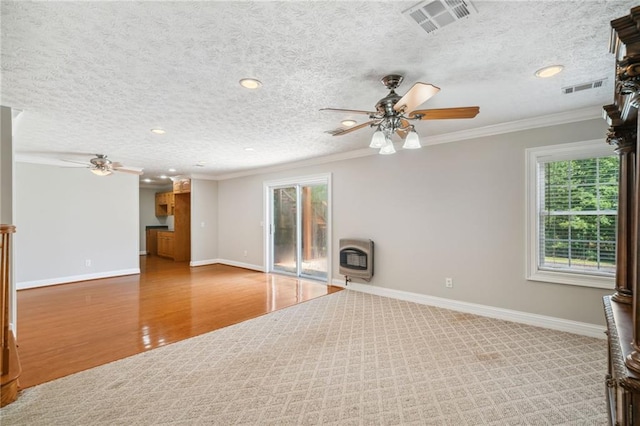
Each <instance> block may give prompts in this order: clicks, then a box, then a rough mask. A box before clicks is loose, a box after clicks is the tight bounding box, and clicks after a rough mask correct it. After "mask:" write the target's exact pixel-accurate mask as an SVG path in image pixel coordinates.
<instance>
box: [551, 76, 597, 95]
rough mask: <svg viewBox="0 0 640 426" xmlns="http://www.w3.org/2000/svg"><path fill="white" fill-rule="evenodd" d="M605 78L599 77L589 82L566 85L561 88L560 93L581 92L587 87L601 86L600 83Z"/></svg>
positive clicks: (595, 87) (587, 88)
mask: <svg viewBox="0 0 640 426" xmlns="http://www.w3.org/2000/svg"><path fill="white" fill-rule="evenodd" d="M605 80H606V78H601V79H600V80H595V81H591V82H589V83H581V84H576V85H575V86H568V87H563V88H562V93H564V94H565V95H568V94H570V93H576V92H582V91H585V90H589V89H597V88H598V87H602V84H603V83H604V81H605Z"/></svg>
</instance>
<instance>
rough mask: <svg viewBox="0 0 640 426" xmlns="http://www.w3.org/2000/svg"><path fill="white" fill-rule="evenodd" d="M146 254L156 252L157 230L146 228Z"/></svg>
mask: <svg viewBox="0 0 640 426" xmlns="http://www.w3.org/2000/svg"><path fill="white" fill-rule="evenodd" d="M147 254H153V255H155V254H158V230H157V229H147Z"/></svg>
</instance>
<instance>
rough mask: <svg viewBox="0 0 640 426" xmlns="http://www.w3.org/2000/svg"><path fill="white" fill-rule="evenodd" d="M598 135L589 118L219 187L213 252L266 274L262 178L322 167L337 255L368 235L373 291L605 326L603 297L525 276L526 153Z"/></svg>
mask: <svg viewBox="0 0 640 426" xmlns="http://www.w3.org/2000/svg"><path fill="white" fill-rule="evenodd" d="M605 132H606V124H605V123H604V121H603V120H600V119H596V120H590V121H585V122H581V123H574V124H565V125H559V126H553V127H548V128H539V129H533V130H528V131H521V132H515V133H510V134H504V135H497V136H491V137H485V138H478V139H473V140H468V141H460V142H453V143H448V144H442V145H434V146H427V147H425V148H423V149H421V150H418V151H402V150H400V151H399V152H398V153H397V154H395V155H391V156H380V155H373V156H368V157H362V158H357V159H352V160H344V161H338V162H333V163H327V164H322V165H317V166H312V167H308V166H307V167H304V168H298V169H295V168H292V169H290V170H287V171H282V172H277V173H265V174H261V175H254V176H248V177H243V178H236V179H229V180H222V181H220V182H218V214H219V216H218V252H219V257H220V258H221V259H224V260H228V261H231V262H245V263H249V264H254V265H258V266H262V267H263V266H264V265H263V259H264V253H263V247H264V244H263V234H262V227H261V221H262V220H263V205H262V204H263V195H262V184H263V182H264V181H266V180H273V179H281V178H284V177H292V176H306V175H310V174H317V173H327V172H330V173H332V176H333V236H332V237H333V256H334V259H335V258H336V256H337V253H338V244H339V239H340V238H350V237H351V238H371V239H372V240H374V242H375V245H376V246H375V249H376V253H375V254H376V258H375V276H374V278H373V280H372V281H371V283H370V284H371V285H374V286H378V287H385V288H388V289H393V290H401V291H407V292H412V293H417V294H423V295H429V296H436V297H443V298H447V299H453V300H458V301H463V302H470V303H476V304H482V305H488V306H493V307H497V308H503V309H510V310H516V311H522V312H527V313H532V314H539V315H546V316H551V317H557V318H564V319H568V320H573V321H579V322H586V323H591V324H604V319H603V315H602V300H601V298H602V296H604V295H607V294H611V293H612V291H609V290H600V289H593V288H583V287H575V286H568V285H559V284H549V283H541V282H532V281H527V280H526V279H525V262H526V259H525V232H526V224H525V169H524V167H525V153H524V150H525V149H526V148H529V147H532V146H540V145H551V144H559V143H570V142H576V141H582V140H591V139H597V138H602V139H603V143H605V142H604V135H605ZM612 152H613V151H612ZM244 250H247V251H248V257H243V251H244ZM333 263H334V267H333V273H332V275H333V277H334V279H339V280H340V279H342V278H343V277H341V276H340V275H339V274H338V264H337V262H333ZM445 277H452V278H453V282H454V287H453V288H451V289H447V288H445V286H444V280H445Z"/></svg>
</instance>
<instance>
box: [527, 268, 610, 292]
mask: <svg viewBox="0 0 640 426" xmlns="http://www.w3.org/2000/svg"><path fill="white" fill-rule="evenodd" d="M527 279H528V280H530V281H542V282H546V283H554V284H568V285H577V286H581V287H593V288H603V289H607V290H614V289H615V287H616V280H615V278H614V277H607V276H602V275H588V274H576V273H567V272H555V271H541V270H538V271H535V272H534V273H532V274H529V276H528V277H527Z"/></svg>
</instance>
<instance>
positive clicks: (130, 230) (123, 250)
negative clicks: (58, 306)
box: [15, 163, 140, 288]
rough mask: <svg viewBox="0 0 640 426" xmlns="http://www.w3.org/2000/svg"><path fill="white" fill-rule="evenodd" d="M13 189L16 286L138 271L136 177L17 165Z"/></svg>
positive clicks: (74, 169)
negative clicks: (14, 196) (14, 195)
mask: <svg viewBox="0 0 640 426" xmlns="http://www.w3.org/2000/svg"><path fill="white" fill-rule="evenodd" d="M15 188H16V191H15V194H16V220H15V222H16V223H15V224H16V226H17V228H18V229H19V230H20V232H18V233H16V238H15V243H16V244H15V248H16V282H17V285H18V288H24V286H25V284H29V285H31V284H37V283H39V282H41V281H42V282H46V283H52V282H67V281H70V280H72V281H76V280H78V279H89V278H91V277H99V276H108V275H114V274H115V275H118V274H122V273H126V272H128V273H135V272H136V271H139V265H140V262H139V254H138V253H139V237H138V236H139V216H138V209H139V194H138V176H136V175H131V174H125V173H114V174H113V175H111V176H107V177H101V176H96V175H94V174H92V173H91V172H90V171H89V170H87V169H84V168H80V169H76V168H63V167H57V166H46V165H38V164H26V163H16V186H15ZM87 259H88V260H91V265H90V266H86V263H85V262H86V260H87Z"/></svg>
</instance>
